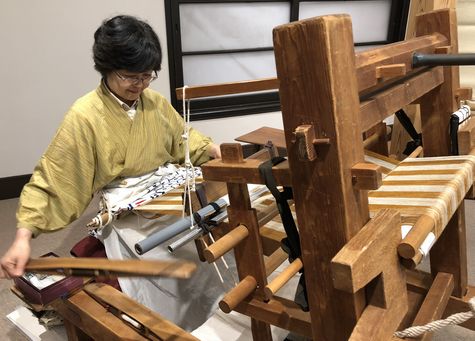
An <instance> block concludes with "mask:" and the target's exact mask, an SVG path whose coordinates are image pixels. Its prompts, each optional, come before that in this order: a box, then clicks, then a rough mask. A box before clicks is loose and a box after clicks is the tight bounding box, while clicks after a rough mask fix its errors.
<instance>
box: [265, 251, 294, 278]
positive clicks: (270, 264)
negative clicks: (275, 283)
mask: <svg viewBox="0 0 475 341" xmlns="http://www.w3.org/2000/svg"><path fill="white" fill-rule="evenodd" d="M287 258H289V255H288V254H287V253H286V252H285V251H284V250H282V248H278V249H277V250H275V251H274V252H273V253H272V254H271V255H270V256H269V257H267V259H266V260H265V267H266V275H267V276H269V275H270V274H271V273H273V272H274V270H275V269H277V268H278V267H279V266H280V265H281V264H282V263H283V262H285V261H286V260H287Z"/></svg>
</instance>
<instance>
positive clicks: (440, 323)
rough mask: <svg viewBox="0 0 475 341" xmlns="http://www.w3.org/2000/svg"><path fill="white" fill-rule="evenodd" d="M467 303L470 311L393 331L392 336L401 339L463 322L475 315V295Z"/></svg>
mask: <svg viewBox="0 0 475 341" xmlns="http://www.w3.org/2000/svg"><path fill="white" fill-rule="evenodd" d="M468 305H469V306H470V311H467V312H464V313H457V314H453V315H450V316H449V317H447V318H446V319H444V320H436V321H432V322H430V323H428V324H426V325H424V326H414V327H410V328H407V329H404V330H402V331H398V332H395V333H394V336H396V337H399V338H401V339H403V338H406V337H417V336H419V335H422V334H424V333H427V332H433V331H436V330H439V329H442V328H444V327H447V326H450V325H456V324H461V323H464V322H465V321H467V320H470V319H471V318H474V317H475V297H472V298H471V299H470V300H469V301H468Z"/></svg>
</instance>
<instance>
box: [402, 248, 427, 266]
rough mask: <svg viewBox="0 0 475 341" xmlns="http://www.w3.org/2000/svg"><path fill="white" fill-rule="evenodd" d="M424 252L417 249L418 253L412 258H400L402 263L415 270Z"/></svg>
mask: <svg viewBox="0 0 475 341" xmlns="http://www.w3.org/2000/svg"><path fill="white" fill-rule="evenodd" d="M422 258H423V256H422V253H421V252H420V251H417V253H416V255H415V256H414V257H412V258H409V259H406V258H400V260H401V264H402V265H404V267H405V268H406V269H408V270H414V269H415V268H416V267H417V266H418V265H419V264H420V263H421V261H422Z"/></svg>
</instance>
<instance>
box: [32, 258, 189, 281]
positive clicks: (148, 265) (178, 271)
mask: <svg viewBox="0 0 475 341" xmlns="http://www.w3.org/2000/svg"><path fill="white" fill-rule="evenodd" d="M195 270H196V264H194V263H192V262H183V261H174V262H172V261H158V260H140V259H130V260H111V259H107V258H57V257H44V258H37V259H30V260H29V262H28V264H27V265H26V266H25V271H29V272H41V273H49V274H63V275H68V276H93V277H94V276H96V277H97V276H107V277H110V276H160V277H173V278H190V277H191V275H192V274H193V272H194V271H195Z"/></svg>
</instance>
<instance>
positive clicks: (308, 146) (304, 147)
mask: <svg viewBox="0 0 475 341" xmlns="http://www.w3.org/2000/svg"><path fill="white" fill-rule="evenodd" d="M294 134H295V143H297V146H298V155H299V158H300V159H301V160H307V161H313V160H315V159H316V158H317V152H316V151H315V146H314V145H313V143H314V140H316V139H315V130H314V128H313V126H312V125H311V124H305V125H301V126H298V127H297V128H296V129H295V132H294Z"/></svg>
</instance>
